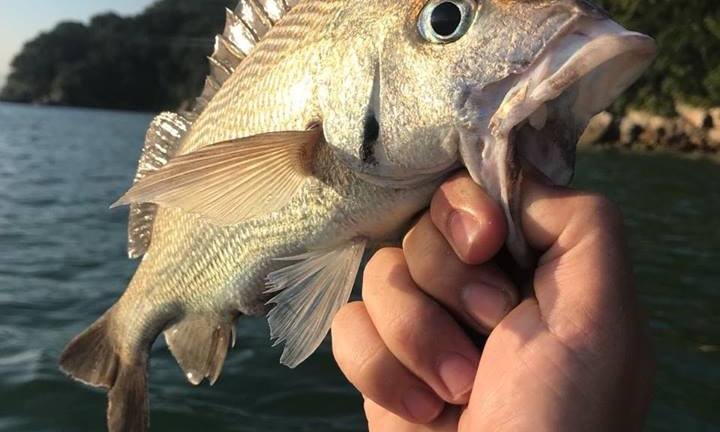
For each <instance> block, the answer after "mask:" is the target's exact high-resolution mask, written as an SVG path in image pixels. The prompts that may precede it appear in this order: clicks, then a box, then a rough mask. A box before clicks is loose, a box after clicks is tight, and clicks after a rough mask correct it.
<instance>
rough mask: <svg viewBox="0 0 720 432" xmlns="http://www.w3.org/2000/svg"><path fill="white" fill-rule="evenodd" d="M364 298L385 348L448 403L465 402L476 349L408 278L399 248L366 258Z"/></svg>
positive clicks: (473, 374) (473, 367) (469, 387)
mask: <svg viewBox="0 0 720 432" xmlns="http://www.w3.org/2000/svg"><path fill="white" fill-rule="evenodd" d="M363 300H364V301H365V305H366V307H367V311H368V314H369V315H370V319H371V320H372V322H373V324H374V325H375V328H376V329H377V331H378V334H379V335H380V337H381V338H382V340H383V342H385V345H387V347H388V349H390V352H392V353H393V355H394V356H395V357H397V359H398V360H400V362H401V363H402V364H403V365H405V367H407V368H408V369H409V370H410V371H411V372H413V373H414V374H415V375H417V376H418V377H419V378H420V379H422V380H423V381H424V382H426V383H427V384H428V385H429V386H430V387H432V389H433V390H435V392H436V393H437V394H438V395H439V396H440V397H442V398H443V399H444V400H446V401H447V402H450V403H466V402H467V400H468V396H469V392H470V389H471V388H472V383H473V380H474V378H475V371H476V370H477V364H478V361H479V359H480V353H479V351H478V349H477V348H476V347H475V345H474V344H473V343H472V342H471V341H470V339H469V338H468V336H467V335H466V334H465V332H464V331H463V330H462V328H461V327H460V326H459V324H458V323H457V322H456V321H455V319H454V318H453V317H452V316H451V315H450V314H449V313H448V312H447V311H446V310H445V309H444V308H442V307H441V306H440V305H439V304H438V303H437V302H435V301H434V300H432V299H431V298H430V297H428V296H426V295H425V294H424V293H423V292H422V291H421V290H420V289H419V288H418V287H417V285H416V284H415V283H414V282H413V280H412V278H411V277H410V274H409V273H408V268H407V266H406V264H405V258H404V256H403V253H402V250H400V249H391V248H386V249H381V250H380V251H378V252H377V253H376V254H375V256H373V258H372V259H371V260H370V261H369V262H368V264H367V266H366V268H365V276H364V281H363Z"/></svg>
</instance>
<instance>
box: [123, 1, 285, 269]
mask: <svg viewBox="0 0 720 432" xmlns="http://www.w3.org/2000/svg"><path fill="white" fill-rule="evenodd" d="M297 3H298V0H240V1H239V2H238V5H237V6H236V7H235V9H234V10H230V9H226V11H225V29H224V30H223V33H222V34H220V35H217V36H216V37H215V48H214V50H213V53H212V55H210V57H209V61H210V73H209V75H208V76H207V78H206V79H205V86H204V87H203V90H202V93H201V94H200V95H199V96H198V97H197V98H196V99H195V106H194V108H193V110H192V112H187V113H182V114H175V113H162V114H160V115H158V116H157V117H156V118H155V119H154V120H153V122H152V124H151V125H150V128H149V129H148V132H147V136H146V138H145V147H144V148H143V153H142V156H141V157H140V161H139V163H138V171H137V174H136V176H135V181H136V182H137V181H138V180H141V179H142V178H144V177H145V176H146V175H147V174H148V173H150V172H153V171H156V170H157V169H158V168H160V167H162V166H163V165H164V164H165V163H167V160H168V159H169V158H170V157H171V156H173V155H174V154H175V152H176V151H177V149H178V148H179V147H180V143H181V141H182V139H183V137H184V136H185V134H186V133H187V131H188V130H189V129H190V126H191V125H192V123H193V121H194V120H195V119H196V118H197V117H198V116H199V115H200V114H201V113H202V112H203V111H204V110H205V107H207V104H208V103H209V102H210V100H211V99H212V98H213V97H214V96H215V93H217V91H218V90H219V89H220V87H221V86H222V85H223V83H224V82H225V81H226V80H227V79H228V77H229V76H230V75H231V74H232V73H233V72H234V71H235V70H236V69H237V68H238V66H239V65H240V63H241V62H242V61H243V59H244V58H245V57H246V56H247V55H248V54H249V53H250V52H251V51H252V50H253V48H255V45H256V44H257V43H258V42H259V41H260V39H261V38H262V37H263V36H264V35H265V33H267V32H268V30H270V28H271V27H272V26H273V25H274V24H275V23H276V22H277V21H279V20H280V18H282V17H283V16H284V15H285V13H287V11H289V10H290V9H291V8H292V7H293V6H295V5H296V4H297ZM156 213H157V205H156V204H153V203H135V204H132V205H131V206H130V218H129V223H128V256H130V258H138V257H140V256H142V255H143V254H144V253H145V252H146V251H147V248H148V247H149V245H150V241H151V234H152V226H153V223H154V220H155V214H156Z"/></svg>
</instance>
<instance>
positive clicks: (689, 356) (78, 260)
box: [0, 104, 720, 432]
mask: <svg viewBox="0 0 720 432" xmlns="http://www.w3.org/2000/svg"><path fill="white" fill-rule="evenodd" d="M150 119H151V116H150V115H148V114H134V113H123V112H105V111H91V110H74V109H62V108H36V107H25V106H17V105H4V104H0V341H2V342H0V431H29V432H39V431H95V430H103V428H104V411H105V397H104V396H103V394H102V392H99V391H92V390H89V389H88V388H85V387H83V386H80V385H78V384H75V383H73V382H71V381H70V380H68V379H66V378H65V377H64V376H62V375H61V374H60V373H59V372H58V371H57V368H56V359H57V357H58V355H59V353H60V350H61V349H62V347H63V346H64V344H65V343H66V342H67V341H68V339H69V338H71V337H72V336H73V335H75V334H76V333H77V332H79V331H80V330H82V329H83V328H84V327H85V326H87V325H88V324H89V323H90V322H92V321H93V320H94V319H95V318H96V317H97V316H99V315H100V313H101V312H103V311H104V310H105V308H107V307H108V306H109V305H110V304H111V303H112V302H113V301H114V299H115V298H116V297H117V296H118V295H119V294H120V293H121V292H122V290H123V289H124V288H125V285H126V283H127V281H128V280H129V278H130V276H131V274H132V272H133V270H134V268H135V262H133V261H129V260H127V259H126V258H125V224H126V213H125V211H123V210H113V211H109V210H107V206H108V204H109V203H110V202H112V201H114V199H115V198H117V197H118V195H119V194H120V193H122V192H123V191H124V190H125V188H126V187H127V186H128V184H129V182H130V179H131V177H132V174H133V172H134V168H135V163H136V160H137V154H138V152H139V149H140V145H141V142H142V138H143V135H144V131H145V128H146V126H147V123H148V122H149V121H150ZM578 168H579V169H578V171H579V175H578V179H577V183H578V184H579V185H581V186H582V187H583V188H587V189H593V190H598V191H601V192H603V193H605V194H607V195H609V196H611V197H612V198H613V199H614V200H615V201H617V202H619V203H620V204H621V206H622V207H623V209H624V211H625V214H626V216H627V224H628V227H629V231H630V232H631V234H632V238H631V242H632V247H633V251H634V256H635V261H636V268H637V274H638V279H639V281H640V291H641V295H642V300H643V302H644V305H645V307H646V309H647V311H648V314H649V315H650V319H651V325H652V331H653V335H654V338H655V342H656V348H657V352H658V357H659V375H658V386H657V395H656V398H655V402H654V405H653V409H652V413H651V418H650V421H649V426H648V428H647V429H648V430H650V431H678V430H683V431H688V430H692V431H705V430H708V431H709V430H717V429H718V427H719V426H720V404H719V403H718V394H719V393H720V368H719V366H718V365H720V232H719V230H718V228H719V227H720V224H719V223H718V221H719V219H720V216H719V215H720V165H718V164H716V163H713V162H711V161H708V160H702V159H698V160H691V159H686V158H675V157H671V156H667V155H634V154H620V153H605V152H603V153H600V152H598V153H595V152H592V153H583V154H582V155H581V157H580V161H579V167H578ZM279 354H280V353H279V350H277V349H272V348H270V347H269V343H268V332H267V329H266V324H265V323H264V321H263V320H261V319H247V318H246V319H243V320H242V321H241V325H239V326H238V346H237V347H236V348H235V349H234V350H233V351H232V352H231V353H230V355H229V356H228V360H227V362H226V365H225V368H224V371H223V375H222V378H221V379H220V381H219V382H218V383H217V384H216V385H215V386H214V387H213V388H210V387H207V386H201V387H192V386H191V385H189V384H187V383H186V382H185V381H184V379H183V376H182V373H181V372H180V370H179V368H178V367H177V365H176V364H175V362H174V361H173V360H172V359H171V358H170V355H169V354H168V352H167V350H166V349H165V348H164V347H163V346H157V347H155V349H154V354H153V362H152V367H151V370H152V373H151V382H150V387H151V404H152V415H151V420H152V430H153V431H195V430H200V429H201V428H203V429H206V430H214V431H360V430H364V429H366V427H365V424H364V420H363V417H362V414H361V409H360V404H361V401H360V398H359V397H358V396H357V395H356V394H355V393H354V391H353V390H352V388H351V387H350V386H349V385H347V384H346V383H345V382H344V379H343V378H342V376H341V375H340V374H339V372H338V370H337V368H336V367H335V365H334V363H333V361H332V357H331V355H330V352H329V349H328V347H327V346H323V347H322V348H321V349H320V351H319V352H318V353H317V354H316V355H314V356H313V357H311V358H310V360H308V361H306V362H305V363H304V364H303V365H301V366H300V367H299V368H298V369H296V370H295V371H289V370H287V369H286V368H284V367H281V366H280V365H279V364H278V357H279Z"/></svg>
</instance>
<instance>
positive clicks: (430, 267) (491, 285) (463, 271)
mask: <svg viewBox="0 0 720 432" xmlns="http://www.w3.org/2000/svg"><path fill="white" fill-rule="evenodd" d="M403 253H404V254H405V259H406V261H407V265H408V269H409V271H410V275H411V276H412V279H413V280H414V281H415V282H416V283H417V284H418V286H419V287H420V288H421V289H422V290H423V291H424V292H425V293H427V294H428V295H430V296H431V297H433V298H434V299H435V300H437V301H438V302H439V303H440V304H442V305H443V306H445V307H446V308H447V309H448V310H450V311H451V312H452V313H453V314H454V315H455V317H457V318H458V319H460V320H461V321H463V322H464V323H466V324H468V325H470V326H471V327H472V328H474V329H476V330H478V331H480V332H482V333H485V334H487V333H489V331H490V330H492V329H493V328H494V327H495V326H496V325H497V324H498V323H499V322H500V321H501V320H502V319H503V318H504V317H505V315H507V313H508V312H509V311H510V309H512V308H513V307H514V306H515V305H516V304H517V302H518V297H519V296H518V292H517V290H516V289H515V287H514V286H513V284H512V282H510V280H509V278H508V277H507V276H505V274H504V273H502V272H501V271H500V270H499V269H498V268H497V267H496V266H495V265H494V264H491V263H485V264H481V265H474V266H473V265H469V264H465V263H464V262H462V261H460V259H459V258H458V256H457V255H456V254H455V253H454V251H453V249H452V247H451V246H450V244H449V243H448V242H447V240H446V239H445V237H443V235H442V233H440V231H439V230H438V229H437V228H436V227H435V224H433V222H432V220H431V219H430V215H428V214H425V215H424V216H423V217H421V218H420V220H419V221H418V222H417V223H416V224H415V225H414V226H413V228H412V229H411V230H410V231H409V232H408V234H407V235H406V236H405V239H404V241H403Z"/></svg>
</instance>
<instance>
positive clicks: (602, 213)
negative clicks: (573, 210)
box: [578, 194, 623, 231]
mask: <svg viewBox="0 0 720 432" xmlns="http://www.w3.org/2000/svg"><path fill="white" fill-rule="evenodd" d="M578 207H579V209H580V210H581V211H582V212H584V213H585V218H584V219H585V220H586V223H589V224H592V225H591V226H596V227H601V228H604V229H610V230H613V231H617V230H621V229H622V226H623V215H622V212H621V211H620V208H619V207H618V206H617V205H616V204H615V203H614V202H612V201H610V200H609V199H608V198H606V197H604V196H602V195H598V194H589V195H586V196H584V197H582V198H581V199H580V202H579V203H578Z"/></svg>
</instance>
